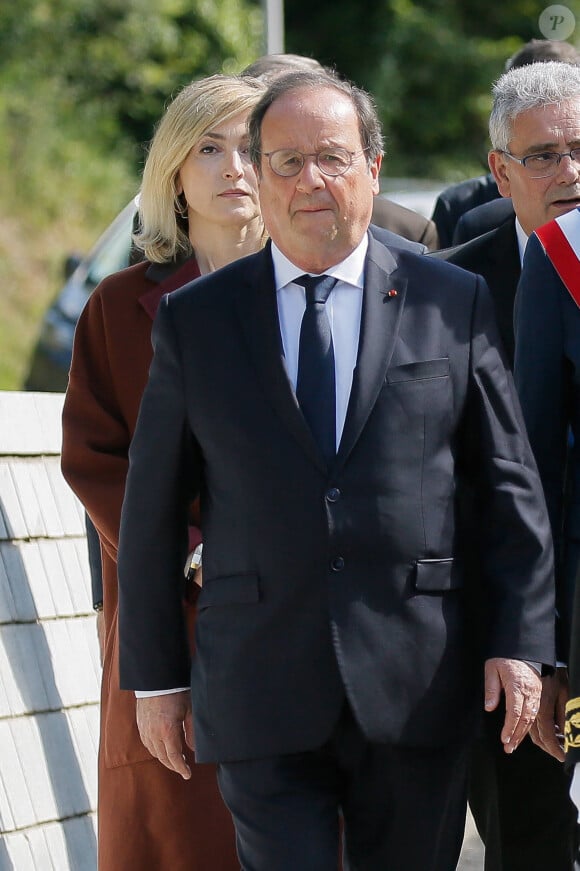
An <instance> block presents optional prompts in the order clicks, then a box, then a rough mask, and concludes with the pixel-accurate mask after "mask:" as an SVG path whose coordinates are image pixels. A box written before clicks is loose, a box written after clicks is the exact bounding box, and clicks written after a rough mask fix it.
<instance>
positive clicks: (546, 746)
mask: <svg viewBox="0 0 580 871" xmlns="http://www.w3.org/2000/svg"><path fill="white" fill-rule="evenodd" d="M568 695H569V693H568V672H567V670H566V669H565V668H557V669H556V672H555V674H551V675H549V676H548V677H544V678H542V700H541V702H540V711H539V713H538V717H537V719H536V722H535V723H534V724H533V726H532V728H531V731H530V738H531V739H532V741H533V742H534V744H537V745H538V747H541V748H542V750H545V751H546V753H549V754H550V755H551V756H554V758H555V759H557V760H558V761H559V762H564V759H565V758H566V755H565V753H564V724H565V722H566V702H567V701H568Z"/></svg>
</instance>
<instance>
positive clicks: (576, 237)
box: [536, 209, 580, 308]
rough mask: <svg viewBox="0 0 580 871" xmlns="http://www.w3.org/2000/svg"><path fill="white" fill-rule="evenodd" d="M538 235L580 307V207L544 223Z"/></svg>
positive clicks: (537, 232)
mask: <svg viewBox="0 0 580 871" xmlns="http://www.w3.org/2000/svg"><path fill="white" fill-rule="evenodd" d="M536 236H537V237H538V239H539V240H540V242H541V243H542V245H543V248H544V251H545V252H546V254H547V255H548V257H549V258H550V261H551V263H552V266H553V267H554V269H555V270H556V272H557V273H558V275H559V276H560V278H561V279H562V281H563V282H564V285H565V287H566V289H567V290H568V293H569V294H570V296H571V297H572V299H573V300H574V302H575V303H576V305H577V306H578V308H580V209H573V210H572V211H571V212H568V213H567V214H566V215H562V216H561V217H559V218H556V219H555V220H554V221H550V223H549V224H544V225H543V227H540V228H539V229H538V230H536Z"/></svg>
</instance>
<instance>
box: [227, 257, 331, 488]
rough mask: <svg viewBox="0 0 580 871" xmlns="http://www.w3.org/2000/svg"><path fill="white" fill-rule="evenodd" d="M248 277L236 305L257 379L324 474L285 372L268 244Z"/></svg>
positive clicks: (251, 264) (255, 259)
mask: <svg viewBox="0 0 580 871" xmlns="http://www.w3.org/2000/svg"><path fill="white" fill-rule="evenodd" d="M247 275H248V279H247V284H246V285H245V286H244V287H241V288H240V292H239V293H238V295H237V298H236V303H237V307H238V314H239V317H240V321H241V324H242V329H243V332H244V335H245V338H246V343H247V347H248V352H249V354H250V356H251V357H252V359H253V361H254V366H255V369H256V373H257V377H258V378H259V380H260V382H261V383H262V387H263V389H264V392H265V394H266V396H267V398H268V401H269V402H270V403H271V405H272V406H273V407H274V409H275V411H276V412H277V414H278V415H279V416H280V417H281V419H282V421H283V422H284V425H285V426H286V427H287V429H288V430H289V431H290V432H291V433H292V435H293V437H294V438H295V439H296V441H297V442H298V443H299V444H300V445H301V447H302V449H303V450H304V451H305V452H306V453H307V454H308V456H309V458H310V459H311V460H312V462H313V463H315V464H316V465H317V466H318V467H319V468H320V469H321V471H326V464H325V462H324V459H323V457H322V455H321V453H320V451H319V449H318V446H317V445H316V443H315V441H314V438H313V436H312V433H311V432H310V429H309V428H308V425H307V423H306V421H305V420H304V417H303V415H302V412H301V411H300V407H299V405H298V401H297V399H296V394H295V393H294V390H293V389H292V385H291V383H290V381H289V379H288V374H287V372H286V366H285V364H284V354H283V350H282V338H281V335H280V321H279V318H278V304H277V300H276V291H275V284H274V268H273V265H272V255H271V254H270V246H269V245H268V246H267V247H266V248H265V249H264V251H262V252H260V253H259V254H256V255H255V257H254V258H253V259H252V260H251V261H250V270H249V271H248V273H247Z"/></svg>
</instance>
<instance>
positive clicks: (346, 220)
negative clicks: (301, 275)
mask: <svg viewBox="0 0 580 871" xmlns="http://www.w3.org/2000/svg"><path fill="white" fill-rule="evenodd" d="M261 134H262V158H261V164H260V174H259V175H260V176H261V177H260V178H259V187H260V204H261V209H262V215H263V218H264V223H265V225H266V229H267V230H268V232H269V234H270V236H271V238H272V240H273V241H274V242H275V243H276V245H277V246H278V247H279V248H280V250H281V251H282V252H283V253H284V254H285V255H286V257H288V259H289V260H291V261H292V262H293V263H295V264H296V265H297V266H299V267H300V268H301V269H304V271H305V272H314V273H318V272H324V270H325V269H328V268H330V267H331V266H334V265H335V264H336V263H340V261H341V260H344V258H345V257H347V256H348V255H349V254H350V253H351V252H352V251H353V250H354V249H355V248H356V246H357V245H358V244H359V242H360V240H361V239H362V238H363V236H364V234H365V232H366V230H367V228H368V225H369V223H370V218H371V212H372V205H373V196H374V195H375V194H377V193H378V190H379V182H378V176H379V170H380V165H381V158H380V156H379V157H377V158H376V160H374V161H373V163H372V164H371V166H370V167H369V165H368V161H367V156H366V154H365V153H364V152H363V150H362V147H363V146H362V142H361V137H360V132H359V126H358V119H357V116H356V112H355V108H354V106H353V104H352V103H351V101H350V100H349V99H348V97H346V96H345V95H343V94H341V93H340V92H338V91H336V90H334V88H327V87H321V88H316V89H314V88H301V89H297V90H295V91H290V92H289V93H287V94H285V95H283V96H281V97H280V98H279V99H278V100H276V102H275V103H273V104H272V106H270V108H269V109H268V110H267V112H266V114H265V116H264V118H263V121H262V130H261ZM331 146H332V147H341V148H344V149H346V150H347V151H349V152H354V157H353V161H352V166H350V168H349V169H347V171H346V172H345V173H344V175H340V176H327V175H324V173H322V172H321V171H320V169H319V168H318V166H317V164H316V160H315V159H314V158H313V157H311V156H309V157H307V158H306V159H305V161H304V166H303V167H302V169H301V170H300V172H299V173H298V175H295V176H291V177H290V178H286V177H281V176H279V175H276V174H275V173H274V172H273V171H272V169H271V167H270V164H269V162H268V158H267V157H265V156H264V155H265V154H266V153H269V152H272V151H277V150H279V149H296V150H297V151H301V152H302V153H303V154H307V155H313V154H316V153H318V152H319V151H321V150H322V149H324V148H328V147H331Z"/></svg>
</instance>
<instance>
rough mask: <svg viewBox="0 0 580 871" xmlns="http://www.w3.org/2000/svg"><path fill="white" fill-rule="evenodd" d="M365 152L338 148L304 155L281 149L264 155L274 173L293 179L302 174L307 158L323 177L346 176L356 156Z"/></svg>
mask: <svg viewBox="0 0 580 871" xmlns="http://www.w3.org/2000/svg"><path fill="white" fill-rule="evenodd" d="M365 151H366V149H365V148H363V149H362V151H361V152H356V151H347V150H346V148H338V147H337V148H324V149H323V150H322V151H317V152H315V153H314V154H304V153H303V152H302V151H296V150H295V149H293V148H280V149H279V150H278V151H265V152H264V153H263V154H264V157H267V158H268V163H269V164H270V168H271V170H272V172H274V173H276V175H281V176H283V178H291V177H292V176H293V175H298V173H299V172H301V170H302V167H303V166H304V163H305V162H306V158H307V157H313V158H314V160H315V161H316V165H317V167H318V169H319V170H320V172H321V173H323V175H330V176H337V175H344V173H345V172H346V171H347V169H350V167H351V166H352V161H353V158H354V157H355V156H356V154H358V153H361V154H362V153H364V152H365Z"/></svg>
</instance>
